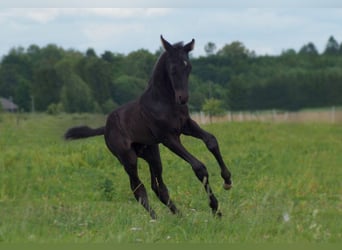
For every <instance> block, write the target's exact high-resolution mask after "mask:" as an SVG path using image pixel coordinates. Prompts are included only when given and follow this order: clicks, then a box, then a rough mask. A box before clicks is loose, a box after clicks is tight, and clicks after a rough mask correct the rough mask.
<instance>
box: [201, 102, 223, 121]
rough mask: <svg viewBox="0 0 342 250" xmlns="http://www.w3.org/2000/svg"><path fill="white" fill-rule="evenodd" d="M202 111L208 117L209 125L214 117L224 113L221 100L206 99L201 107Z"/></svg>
mask: <svg viewBox="0 0 342 250" xmlns="http://www.w3.org/2000/svg"><path fill="white" fill-rule="evenodd" d="M202 111H203V112H204V113H205V114H207V115H209V120H210V123H211V122H212V117H213V116H214V115H221V114H223V112H224V109H223V103H222V101H221V100H218V99H214V98H210V99H206V100H205V101H204V103H203V106H202Z"/></svg>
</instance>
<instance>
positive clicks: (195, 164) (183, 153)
mask: <svg viewBox="0 0 342 250" xmlns="http://www.w3.org/2000/svg"><path fill="white" fill-rule="evenodd" d="M163 144H164V145H165V146H166V147H167V148H169V149H170V150H171V151H172V152H174V153H175V154H177V155H178V156H179V157H181V158H182V159H184V160H185V161H187V162H188V163H189V164H190V165H191V167H192V169H193V171H194V172H195V174H196V176H197V178H198V179H199V180H200V181H201V182H202V183H203V185H204V188H205V191H206V192H207V194H208V198H209V206H210V207H211V209H212V212H213V214H214V215H217V216H221V215H222V214H221V212H220V211H218V201H217V199H216V197H215V195H214V194H213V192H212V190H211V188H210V185H209V175H208V171H207V169H206V167H205V166H204V164H203V163H202V162H200V161H199V160H198V159H196V158H195V157H194V156H192V155H191V154H190V153H189V152H188V151H187V150H186V149H185V148H184V147H183V145H182V144H181V142H180V139H179V136H170V137H168V138H167V139H166V140H165V141H164V142H163Z"/></svg>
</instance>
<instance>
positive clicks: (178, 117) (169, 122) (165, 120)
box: [160, 110, 187, 133]
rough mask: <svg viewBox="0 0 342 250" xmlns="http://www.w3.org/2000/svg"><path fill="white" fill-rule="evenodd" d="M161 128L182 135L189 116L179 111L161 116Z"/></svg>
mask: <svg viewBox="0 0 342 250" xmlns="http://www.w3.org/2000/svg"><path fill="white" fill-rule="evenodd" d="M160 118H161V119H160V121H161V123H162V124H163V125H162V126H161V128H162V129H163V130H164V131H165V130H167V131H169V132H172V133H180V132H181V130H182V128H183V126H184V125H185V123H186V121H187V115H186V113H184V112H181V111H179V110H176V111H173V112H169V113H165V114H163V115H161V117H160Z"/></svg>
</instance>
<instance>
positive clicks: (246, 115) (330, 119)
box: [191, 107, 342, 124]
mask: <svg viewBox="0 0 342 250" xmlns="http://www.w3.org/2000/svg"><path fill="white" fill-rule="evenodd" d="M191 117H192V119H194V120H195V121H197V122H198V123H200V124H207V123H210V122H213V123H216V122H227V121H228V122H232V121H234V122H246V121H260V122H278V123H279V122H297V123H304V122H311V123H312V122H317V123H338V124H342V109H341V108H335V107H332V108H330V109H322V110H320V109H319V110H303V111H298V112H290V111H279V110H270V111H260V112H259V111H255V112H246V111H244V112H231V111H228V112H226V113H225V114H224V115H221V116H214V117H211V118H210V117H209V116H208V115H205V114H204V113H203V112H200V113H193V114H191Z"/></svg>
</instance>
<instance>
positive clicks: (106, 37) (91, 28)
mask: <svg viewBox="0 0 342 250" xmlns="http://www.w3.org/2000/svg"><path fill="white" fill-rule="evenodd" d="M142 29H143V27H142V25H141V24H137V23H133V24H125V23H123V24H90V25H87V26H86V27H85V28H84V29H83V31H82V33H83V34H84V35H85V37H86V38H87V39H88V40H89V41H92V42H94V43H97V42H103V41H107V42H109V41H110V40H113V39H114V40H115V39H116V40H117V38H118V37H123V36H124V35H125V34H127V33H133V34H134V33H135V34H136V33H138V32H140V31H141V30H142Z"/></svg>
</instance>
